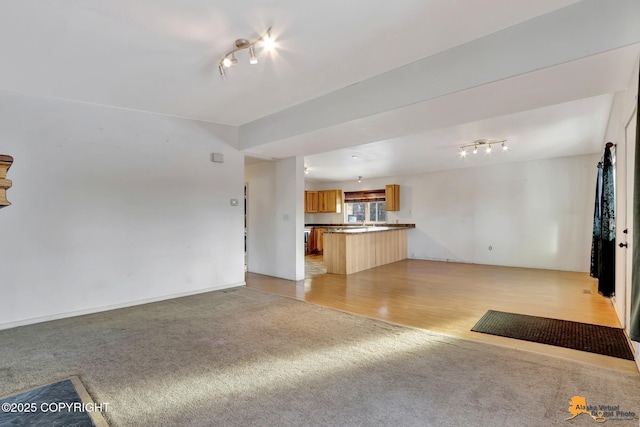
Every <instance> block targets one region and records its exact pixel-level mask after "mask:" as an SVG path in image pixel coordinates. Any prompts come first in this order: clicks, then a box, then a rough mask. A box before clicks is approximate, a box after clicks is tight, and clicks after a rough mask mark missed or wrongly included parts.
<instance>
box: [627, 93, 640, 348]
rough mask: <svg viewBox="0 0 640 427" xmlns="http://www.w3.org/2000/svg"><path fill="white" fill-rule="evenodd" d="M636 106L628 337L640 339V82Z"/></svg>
mask: <svg viewBox="0 0 640 427" xmlns="http://www.w3.org/2000/svg"><path fill="white" fill-rule="evenodd" d="M637 101H638V108H636V119H637V121H636V158H635V160H634V167H633V249H632V250H633V252H632V253H631V256H632V261H631V320H630V325H629V338H631V339H632V340H634V341H640V84H639V85H638V98H637Z"/></svg>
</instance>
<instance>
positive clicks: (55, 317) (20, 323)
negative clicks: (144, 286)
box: [0, 281, 247, 330]
mask: <svg viewBox="0 0 640 427" xmlns="http://www.w3.org/2000/svg"><path fill="white" fill-rule="evenodd" d="M246 284H247V283H246V282H244V281H243V282H239V283H232V284H227V285H218V286H213V287H210V288H205V289H198V290H195V291H188V292H180V293H177V294H171V295H164V296H160V297H154V298H146V299H142V300H137V301H129V302H125V303H121V304H113V305H108V306H102V307H93V308H89V309H86V310H77V311H68V312H65V313H58V314H52V315H49V316H42V317H32V318H30V319H23V320H18V321H16V322H8V323H1V324H0V330H3V329H11V328H16V327H18V326H26V325H32V324H35V323H42V322H49V321H52V320H59V319H66V318H68V317H76V316H84V315H85V314H94V313H101V312H103V311H110V310H117V309H119V308H127V307H134V306H136V305H143V304H149V303H152V302H159V301H166V300H170V299H174V298H181V297H188V296H191V295H197V294H204V293H207V292H212V291H220V290H222V289H229V288H236V287H238V286H246Z"/></svg>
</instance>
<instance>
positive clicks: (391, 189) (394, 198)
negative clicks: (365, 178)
mask: <svg viewBox="0 0 640 427" xmlns="http://www.w3.org/2000/svg"><path fill="white" fill-rule="evenodd" d="M385 199H386V201H387V211H399V210H400V186H399V185H398V184H389V185H387V186H385Z"/></svg>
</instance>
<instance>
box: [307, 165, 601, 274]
mask: <svg viewBox="0 0 640 427" xmlns="http://www.w3.org/2000/svg"><path fill="white" fill-rule="evenodd" d="M598 159H599V155H598V154H593V155H586V156H576V157H566V158H556V159H547V160H537V161H531V162H525V163H511V164H505V165H499V166H492V167H479V168H468V169H458V170H451V171H442V172H435V173H429V174H424V175H407V176H396V177H389V178H383V179H372V180H363V182H362V183H361V184H358V182H357V181H355V180H353V181H348V182H341V183H330V184H324V183H323V184H312V185H310V188H311V187H313V188H314V189H323V188H341V189H342V190H344V191H353V190H356V189H377V188H384V185H385V184H400V186H401V188H400V199H401V202H400V204H401V210H400V211H399V212H389V218H388V222H391V223H395V222H396V221H398V222H400V223H414V224H416V229H415V230H410V231H409V233H408V254H409V257H411V258H419V259H431V260H447V261H455V262H468V263H478V264H490V265H504V266H517V267H531V268H543V269H554V270H569V271H588V270H589V259H590V250H591V234H592V220H593V198H594V191H595V180H596V172H597V169H596V165H597V162H598ZM470 160H471V161H472V160H473V159H470ZM306 222H307V223H341V222H344V219H343V217H342V215H334V214H307V216H306ZM489 246H491V247H492V250H489Z"/></svg>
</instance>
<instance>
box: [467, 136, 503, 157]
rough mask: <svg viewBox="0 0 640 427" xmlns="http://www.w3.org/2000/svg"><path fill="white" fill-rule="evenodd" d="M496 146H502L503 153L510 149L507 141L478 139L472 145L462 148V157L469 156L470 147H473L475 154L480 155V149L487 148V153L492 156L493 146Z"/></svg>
mask: <svg viewBox="0 0 640 427" xmlns="http://www.w3.org/2000/svg"><path fill="white" fill-rule="evenodd" d="M494 144H502V150H503V151H507V149H508V148H509V147H507V140H506V139H499V140H490V139H478V140H476V141H473V142H472V143H470V144H464V145H461V146H460V157H466V156H467V148H469V147H473V151H472V152H473V154H478V147H484V148H485V153H487V154H490V153H491V146H492V145H494Z"/></svg>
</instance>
